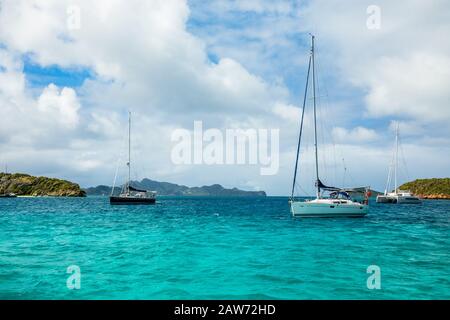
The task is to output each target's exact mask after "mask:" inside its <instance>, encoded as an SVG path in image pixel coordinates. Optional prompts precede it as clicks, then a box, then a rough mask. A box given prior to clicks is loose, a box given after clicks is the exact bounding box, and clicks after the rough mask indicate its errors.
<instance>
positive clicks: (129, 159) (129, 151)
mask: <svg viewBox="0 0 450 320" xmlns="http://www.w3.org/2000/svg"><path fill="white" fill-rule="evenodd" d="M130 182H131V112H130V111H128V193H130Z"/></svg>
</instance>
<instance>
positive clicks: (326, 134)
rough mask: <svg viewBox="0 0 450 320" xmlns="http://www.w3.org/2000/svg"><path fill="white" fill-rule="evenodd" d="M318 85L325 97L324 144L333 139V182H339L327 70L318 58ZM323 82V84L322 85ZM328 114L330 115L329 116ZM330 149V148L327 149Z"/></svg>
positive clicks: (322, 110)
mask: <svg viewBox="0 0 450 320" xmlns="http://www.w3.org/2000/svg"><path fill="white" fill-rule="evenodd" d="M316 56H319V54H318V50H317V48H316ZM317 60H318V61H317V63H316V64H317V70H318V72H317V87H318V89H317V90H318V93H319V96H320V97H321V98H322V97H323V98H324V99H320V105H321V110H320V114H321V115H322V116H321V117H320V119H321V121H320V124H321V127H322V144H323V145H325V146H326V144H325V140H327V141H328V140H329V141H331V145H332V153H333V160H334V163H333V165H332V166H331V167H332V170H333V176H334V181H333V183H334V184H336V183H337V174H336V167H337V161H336V144H335V141H334V139H333V136H332V134H331V130H329V129H330V128H332V126H331V125H330V122H329V121H328V119H329V115H330V114H331V112H330V107H329V94H328V88H327V85H326V77H324V76H322V75H323V74H325V72H322V71H323V69H322V64H321V60H320V59H317ZM319 76H320V81H319ZM321 83H322V85H321ZM327 115H328V116H327ZM327 150H328V149H327ZM327 154H328V153H324V157H323V158H322V159H323V165H324V167H325V172H326V173H328V171H329V170H328V169H329V168H328V165H329V164H328V161H327V157H326V155H327Z"/></svg>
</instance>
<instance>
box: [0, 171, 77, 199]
mask: <svg viewBox="0 0 450 320" xmlns="http://www.w3.org/2000/svg"><path fill="white" fill-rule="evenodd" d="M9 193H14V194H16V195H18V196H56V197H84V196H86V193H85V192H84V191H83V190H81V188H80V186H79V185H78V184H76V183H72V182H70V181H67V180H60V179H55V178H47V177H33V176H30V175H28V174H23V173H14V174H11V173H0V194H9Z"/></svg>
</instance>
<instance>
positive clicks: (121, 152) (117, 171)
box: [111, 139, 125, 196]
mask: <svg viewBox="0 0 450 320" xmlns="http://www.w3.org/2000/svg"><path fill="white" fill-rule="evenodd" d="M124 146H125V139H122V148H120V152H119V157H118V159H117V164H116V172H115V174H114V180H113V185H112V189H111V196H112V195H113V193H114V189H115V187H116V181H117V176H118V174H119V165H120V162H121V161H122V156H123V149H124ZM122 191H123V186H122Z"/></svg>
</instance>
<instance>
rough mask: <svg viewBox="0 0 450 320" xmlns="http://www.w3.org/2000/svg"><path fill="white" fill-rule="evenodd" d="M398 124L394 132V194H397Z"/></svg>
mask: <svg viewBox="0 0 450 320" xmlns="http://www.w3.org/2000/svg"><path fill="white" fill-rule="evenodd" d="M398 126H399V125H398V122H397V129H396V131H395V167H394V173H395V176H394V180H395V182H394V184H395V190H394V192H395V193H397V171H398Z"/></svg>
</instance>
